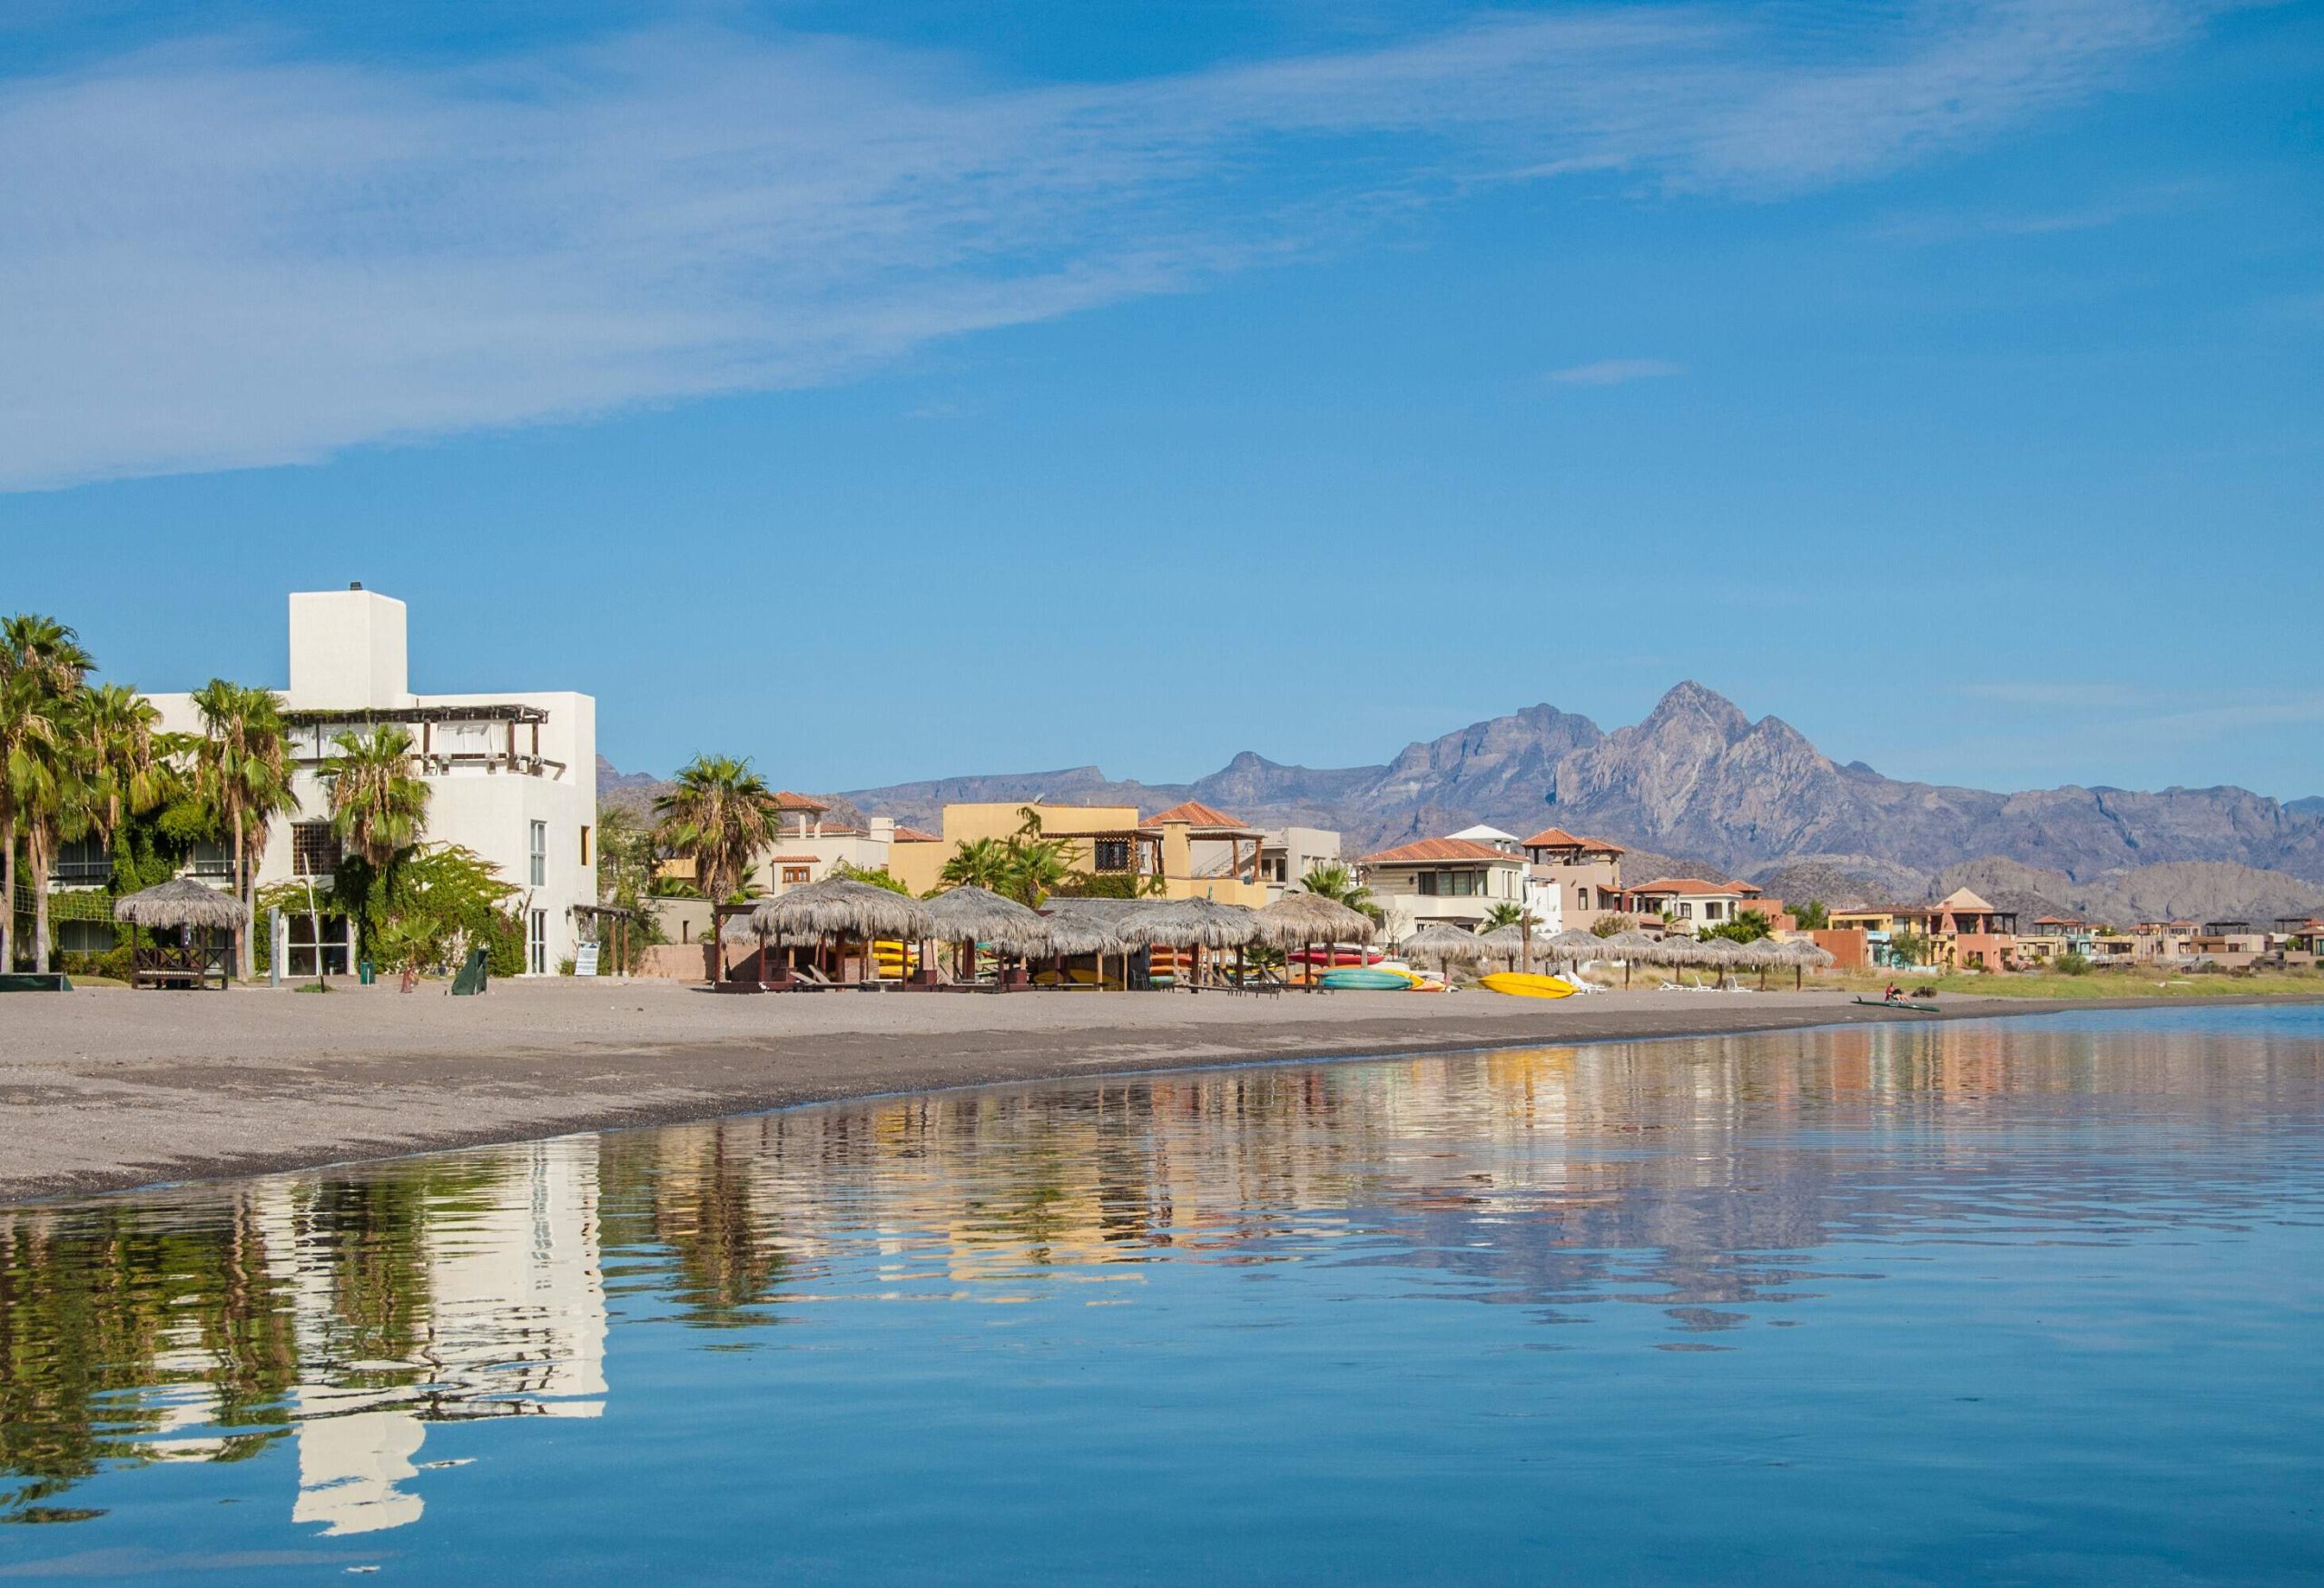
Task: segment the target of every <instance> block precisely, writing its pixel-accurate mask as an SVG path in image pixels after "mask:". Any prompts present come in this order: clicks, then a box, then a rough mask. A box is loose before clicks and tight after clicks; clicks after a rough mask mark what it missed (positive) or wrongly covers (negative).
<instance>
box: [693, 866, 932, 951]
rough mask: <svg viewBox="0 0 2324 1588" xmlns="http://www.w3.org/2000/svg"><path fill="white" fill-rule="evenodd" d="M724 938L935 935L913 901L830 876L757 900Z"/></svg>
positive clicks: (790, 940)
mask: <svg viewBox="0 0 2324 1588" xmlns="http://www.w3.org/2000/svg"><path fill="white" fill-rule="evenodd" d="M725 935H726V937H727V939H728V941H730V942H746V941H748V940H750V939H753V938H762V937H763V938H765V939H767V940H768V941H769V942H776V943H783V944H786V945H795V944H799V943H811V942H821V941H822V940H823V939H825V938H833V937H838V938H850V937H852V938H881V937H888V938H895V939H898V940H900V941H903V942H915V941H918V940H920V939H923V938H930V937H933V936H935V935H937V934H936V933H934V932H931V931H930V930H929V918H928V911H927V909H926V907H924V906H923V905H922V904H921V902H920V901H919V900H917V899H910V898H906V897H905V896H904V895H903V894H901V893H890V892H889V891H888V890H887V889H885V888H876V887H873V886H872V884H871V883H858V882H851V881H849V880H847V879H845V878H842V877H834V878H832V879H830V880H828V881H825V882H821V883H807V884H806V885H805V886H804V887H798V888H793V889H791V890H789V891H788V892H786V893H777V894H776V895H775V896H774V897H773V898H772V899H768V900H764V901H763V902H761V903H760V904H759V905H758V907H757V908H756V909H754V910H753V911H752V912H750V913H749V914H748V915H738V916H736V917H734V920H732V921H730V922H727V923H726V934H725Z"/></svg>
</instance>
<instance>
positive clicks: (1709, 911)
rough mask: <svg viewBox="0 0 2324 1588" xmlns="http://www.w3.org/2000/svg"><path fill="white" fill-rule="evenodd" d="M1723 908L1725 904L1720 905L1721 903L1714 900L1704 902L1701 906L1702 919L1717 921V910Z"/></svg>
mask: <svg viewBox="0 0 2324 1588" xmlns="http://www.w3.org/2000/svg"><path fill="white" fill-rule="evenodd" d="M1723 908H1725V906H1723V905H1721V904H1719V903H1718V902H1715V901H1714V902H1710V903H1708V904H1705V905H1704V906H1703V919H1704V920H1705V921H1717V920H1718V912H1719V911H1720V910H1721V909H1723Z"/></svg>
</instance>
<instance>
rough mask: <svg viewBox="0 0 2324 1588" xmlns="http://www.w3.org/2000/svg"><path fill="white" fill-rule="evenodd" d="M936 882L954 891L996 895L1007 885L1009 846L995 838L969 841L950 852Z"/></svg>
mask: <svg viewBox="0 0 2324 1588" xmlns="http://www.w3.org/2000/svg"><path fill="white" fill-rule="evenodd" d="M937 880H938V881H940V882H942V883H948V884H950V886H952V887H955V888H984V889H988V890H990V891H991V892H993V893H999V892H1000V890H1001V889H1002V888H1003V887H1005V886H1007V885H1008V881H1009V846H1008V845H1007V844H1005V843H1002V842H1001V841H1000V839H998V838H972V839H970V840H969V841H967V842H966V843H962V844H960V847H959V848H957V849H955V850H954V851H953V852H952V858H951V859H950V860H948V861H946V862H945V863H944V869H943V870H942V871H941V872H940V873H937Z"/></svg>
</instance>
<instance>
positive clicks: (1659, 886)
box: [1622, 877, 1736, 894]
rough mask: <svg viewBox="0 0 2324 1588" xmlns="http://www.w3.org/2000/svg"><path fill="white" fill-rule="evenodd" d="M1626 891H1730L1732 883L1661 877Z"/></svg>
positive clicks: (1732, 887) (1698, 892) (1733, 889)
mask: <svg viewBox="0 0 2324 1588" xmlns="http://www.w3.org/2000/svg"><path fill="white" fill-rule="evenodd" d="M1622 891H1623V892H1624V893H1690V894H1701V893H1720V894H1724V893H1734V892H1735V891H1736V890H1735V884H1734V883H1707V882H1704V881H1703V880H1702V879H1701V878H1700V877H1663V878H1661V879H1660V880H1659V881H1656V882H1651V883H1640V884H1639V885H1638V886H1637V887H1635V888H1625V889H1623V890H1622Z"/></svg>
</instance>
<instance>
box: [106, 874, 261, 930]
mask: <svg viewBox="0 0 2324 1588" xmlns="http://www.w3.org/2000/svg"><path fill="white" fill-rule="evenodd" d="M113 919H114V920H115V921H125V922H128V923H129V924H130V925H132V926H144V927H158V928H162V929H163V930H167V929H168V928H171V927H175V926H191V927H197V928H208V929H210V930H212V931H215V932H240V931H241V928H242V920H243V917H242V906H241V901H239V900H237V899H236V898H235V897H234V896H233V895H232V894H231V893H220V892H219V891H218V890H217V889H215V888H209V887H204V886H203V885H202V883H197V882H195V881H194V880H193V879H192V878H191V877H173V878H172V879H171V880H170V881H168V882H166V883H157V884H155V885H154V886H153V887H150V888H147V889H144V890H143V891H142V892H140V893H126V894H123V896H122V897H121V898H118V899H116V900H114V901H113Z"/></svg>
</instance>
